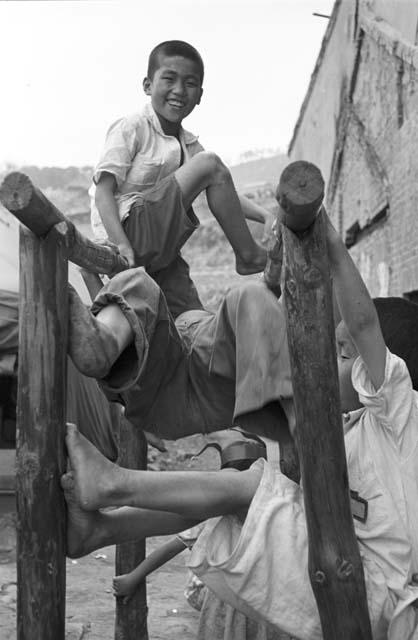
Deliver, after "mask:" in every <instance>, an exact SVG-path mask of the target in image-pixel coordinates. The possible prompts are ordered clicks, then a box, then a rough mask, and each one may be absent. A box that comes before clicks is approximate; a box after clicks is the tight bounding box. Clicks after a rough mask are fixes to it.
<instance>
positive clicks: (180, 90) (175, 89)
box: [173, 80, 186, 96]
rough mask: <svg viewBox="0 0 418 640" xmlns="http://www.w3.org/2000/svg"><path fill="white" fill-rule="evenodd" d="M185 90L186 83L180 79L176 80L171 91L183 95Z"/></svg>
mask: <svg viewBox="0 0 418 640" xmlns="http://www.w3.org/2000/svg"><path fill="white" fill-rule="evenodd" d="M185 91H186V85H185V84H184V82H182V81H181V80H178V81H177V82H176V84H175V85H174V87H173V93H175V94H176V95H179V96H183V95H184V94H185Z"/></svg>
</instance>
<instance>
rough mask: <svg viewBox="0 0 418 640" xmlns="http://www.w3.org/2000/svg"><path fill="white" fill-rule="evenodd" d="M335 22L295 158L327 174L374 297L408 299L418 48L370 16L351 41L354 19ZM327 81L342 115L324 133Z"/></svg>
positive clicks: (413, 240)
mask: <svg viewBox="0 0 418 640" xmlns="http://www.w3.org/2000/svg"><path fill="white" fill-rule="evenodd" d="M344 4H345V3H344V2H343V5H344ZM376 4H377V3H376ZM405 10H406V9H405ZM411 11H412V13H411V16H410V18H411V24H412V23H413V25H412V26H411V24H410V25H409V31H410V32H411V33H414V34H415V31H416V22H417V15H416V14H417V11H416V8H413V7H412V8H411ZM412 14H413V15H412ZM334 20H335V25H334V30H333V33H332V34H331V36H330V38H329V42H328V44H327V46H326V49H325V52H323V55H322V61H321V65H320V68H319V69H318V70H317V77H316V78H314V79H313V85H314V86H313V87H311V88H310V97H309V100H308V101H307V104H305V107H304V112H303V114H302V116H301V122H300V123H299V130H297V131H296V133H295V138H294V140H293V141H292V144H291V148H290V158H291V159H292V160H296V159H300V158H304V159H308V160H311V161H313V162H316V164H318V166H319V167H320V168H321V170H322V171H323V174H324V177H325V179H326V181H327V185H328V189H327V206H328V211H329V213H330V215H331V217H332V219H333V221H334V224H335V225H336V227H337V228H338V229H339V231H340V232H341V233H342V235H343V236H344V237H345V238H346V241H347V244H348V245H349V246H350V251H351V253H352V256H353V258H354V260H355V261H356V263H357V265H358V267H359V269H360V271H361V273H362V275H363V278H364V279H365V282H366V284H367V286H368V288H369V290H370V293H371V294H372V295H374V296H376V295H404V294H408V293H410V292H412V291H416V290H418V206H417V205H418V179H417V178H418V48H417V47H416V46H415V45H414V42H413V43H412V42H408V41H407V40H405V39H404V37H403V36H402V35H401V33H400V32H399V31H397V30H396V29H394V28H393V27H391V26H390V25H388V24H387V23H385V22H384V21H383V20H381V19H380V18H379V16H377V17H376V15H375V14H374V13H371V12H370V11H367V10H365V9H364V10H363V11H362V12H360V13H359V15H358V16H357V28H356V32H355V34H354V35H355V37H353V38H351V39H350V38H349V37H348V35H347V34H348V31H349V30H347V28H344V27H347V25H349V26H350V28H351V27H352V26H353V21H352V16H351V18H350V16H349V15H348V14H347V12H346V11H345V13H344V12H340V13H339V15H338V16H337V17H336V18H334ZM342 34H343V35H344V37H345V43H346V45H347V46H349V47H350V50H351V55H349V54H346V56H345V62H344V63H342V62H341V61H340V63H341V66H340V69H339V72H338V74H336V67H335V57H334V55H333V51H334V47H335V45H336V43H337V42H338V41H341V37H342ZM327 79H329V85H328V86H329V91H330V93H331V95H332V96H333V98H331V99H330V102H331V103H332V104H334V106H336V105H337V101H336V96H339V97H340V99H339V102H338V105H339V112H338V114H336V117H335V118H334V120H333V121H332V120H331V119H328V122H324V121H322V122H321V125H320V127H318V126H317V127H316V128H315V127H314V126H313V123H314V122H315V121H316V122H319V121H320V118H319V116H318V114H320V113H322V112H323V107H322V100H321V95H320V94H321V92H320V91H319V89H320V87H324V86H325V85H326V82H327ZM318 118H319V119H318ZM321 141H322V142H321ZM321 144H322V149H321V154H316V153H315V149H317V148H318V147H319V145H321Z"/></svg>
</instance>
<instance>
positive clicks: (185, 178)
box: [175, 151, 267, 275]
mask: <svg viewBox="0 0 418 640" xmlns="http://www.w3.org/2000/svg"><path fill="white" fill-rule="evenodd" d="M175 176H176V179H177V182H178V184H179V186H180V190H181V192H182V194H183V201H184V206H185V208H186V209H188V208H189V207H190V206H191V205H192V203H193V200H194V199H195V198H196V197H197V196H198V195H199V193H201V192H202V191H204V190H206V195H207V199H208V204H209V208H210V210H211V211H212V213H213V215H214V216H215V218H216V220H217V221H218V222H219V224H220V226H221V227H222V229H223V231H224V233H225V235H226V237H227V238H228V240H229V242H230V244H231V246H232V248H233V250H234V253H235V256H236V268H237V272H238V273H241V274H243V275H246V274H249V273H257V272H259V271H262V270H263V269H264V267H265V265H266V258H267V254H266V250H265V249H263V247H261V246H260V245H258V244H257V243H256V242H255V240H254V239H253V237H252V235H251V233H250V230H249V229H248V226H247V224H246V222H245V219H244V215H243V212H242V209H241V204H240V201H239V198H238V195H237V192H236V190H235V187H234V183H233V181H232V177H231V174H230V172H229V170H228V168H227V167H226V166H225V165H224V164H223V162H222V161H221V159H220V158H219V157H218V156H216V155H215V154H213V153H209V152H206V151H203V152H201V153H198V154H197V155H196V156H194V157H193V158H191V160H190V161H188V162H187V163H186V164H184V165H183V166H181V167H180V168H179V169H178V170H177V171H176V173H175Z"/></svg>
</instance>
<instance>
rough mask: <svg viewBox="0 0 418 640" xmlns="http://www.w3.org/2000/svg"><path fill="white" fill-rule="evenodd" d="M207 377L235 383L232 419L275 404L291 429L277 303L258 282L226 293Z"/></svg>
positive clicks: (283, 334)
mask: <svg viewBox="0 0 418 640" xmlns="http://www.w3.org/2000/svg"><path fill="white" fill-rule="evenodd" d="M217 316H218V317H217V321H216V330H215V334H214V340H213V351H212V355H211V361H210V371H211V373H212V374H217V375H220V376H225V377H227V378H235V409H234V418H235V419H236V418H237V417H238V416H240V415H242V414H246V413H249V412H253V411H256V410H258V409H261V408H262V407H264V406H266V405H267V404H269V403H270V402H274V401H279V402H280V404H281V405H282V407H283V409H284V410H285V412H286V415H287V418H288V420H289V422H292V423H293V419H294V418H293V402H292V398H293V392H292V381H291V373H290V360H289V351H288V345H287V335H286V322H285V317H284V310H283V306H282V303H281V301H279V300H277V298H276V297H275V296H274V295H273V294H272V293H271V291H269V289H268V288H267V287H266V286H265V285H264V284H263V283H262V282H254V283H249V284H246V285H244V286H243V287H240V288H238V289H233V290H231V291H230V292H229V293H228V294H227V295H226V297H225V299H224V301H223V302H222V305H221V307H220V309H219V311H218V314H217Z"/></svg>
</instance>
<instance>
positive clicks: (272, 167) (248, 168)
mask: <svg viewBox="0 0 418 640" xmlns="http://www.w3.org/2000/svg"><path fill="white" fill-rule="evenodd" d="M287 164H289V159H288V157H287V156H286V155H284V154H278V155H274V156H270V157H268V158H259V159H257V160H250V161H249V162H243V163H241V164H236V165H234V166H232V167H230V170H231V173H232V177H233V179H234V182H235V185H236V187H237V189H238V191H241V192H242V191H245V190H246V189H247V188H248V186H250V185H252V184H255V183H261V182H268V183H270V184H271V185H272V187H273V188H274V189H275V188H276V186H277V184H278V182H279V178H280V174H281V172H282V171H283V169H284V168H285V166H286V165H287Z"/></svg>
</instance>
